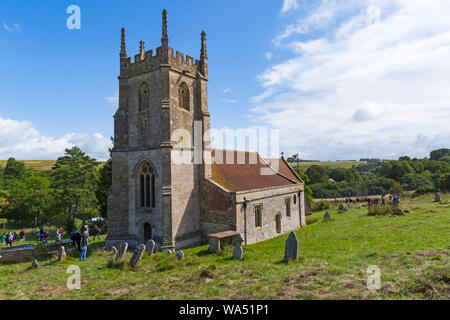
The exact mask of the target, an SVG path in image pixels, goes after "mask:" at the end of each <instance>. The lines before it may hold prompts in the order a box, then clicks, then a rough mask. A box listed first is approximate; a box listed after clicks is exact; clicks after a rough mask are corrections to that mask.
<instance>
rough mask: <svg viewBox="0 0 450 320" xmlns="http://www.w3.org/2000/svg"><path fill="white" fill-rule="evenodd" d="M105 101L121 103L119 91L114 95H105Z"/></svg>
mask: <svg viewBox="0 0 450 320" xmlns="http://www.w3.org/2000/svg"><path fill="white" fill-rule="evenodd" d="M105 101H106V102H108V103H111V104H117V103H119V93H118V92H117V93H115V94H113V95H112V96H108V97H105Z"/></svg>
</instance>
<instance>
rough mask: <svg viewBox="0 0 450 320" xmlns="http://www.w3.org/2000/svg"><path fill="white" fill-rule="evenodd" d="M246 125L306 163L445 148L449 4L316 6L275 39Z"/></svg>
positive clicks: (329, 0) (449, 108) (441, 0)
mask: <svg viewBox="0 0 450 320" xmlns="http://www.w3.org/2000/svg"><path fill="white" fill-rule="evenodd" d="M274 42H275V44H277V45H278V46H279V47H278V48H279V50H282V49H288V50H289V51H290V53H291V56H290V58H288V59H286V60H284V61H282V62H280V63H278V64H275V65H273V66H272V67H270V68H269V69H267V70H266V71H264V72H263V73H261V74H260V75H259V77H258V79H259V81H260V83H261V86H262V88H263V89H264V91H263V92H262V93H261V94H260V95H258V96H256V97H253V98H252V99H251V102H252V103H254V104H255V107H254V109H253V111H254V112H255V113H256V117H255V119H254V120H255V121H258V122H259V123H261V122H262V123H265V124H267V125H268V126H270V127H272V128H277V129H280V130H281V133H280V137H281V139H282V141H281V144H282V146H283V148H285V150H284V151H285V152H292V153H297V152H301V153H302V154H304V156H305V157H307V158H315V159H316V158H318V159H323V160H326V159H358V158H360V157H372V156H373V157H383V158H385V157H392V158H396V157H398V156H401V155H404V154H408V155H411V156H420V157H423V156H427V155H428V153H429V151H430V150H431V149H432V148H437V147H450V145H449V144H450V127H449V125H448V123H450V2H449V1H447V0H429V1H409V0H378V1H369V0H361V1H356V0H353V1H347V0H345V1H344V0H341V1H340V0H334V1H333V0H323V1H321V2H320V3H319V4H318V5H317V6H316V7H315V8H313V9H311V12H309V13H308V16H307V17H301V18H299V19H296V20H295V21H294V22H293V23H290V24H288V25H287V26H286V27H285V30H284V31H283V32H281V33H280V34H279V35H278V36H277V37H276V38H275V39H274Z"/></svg>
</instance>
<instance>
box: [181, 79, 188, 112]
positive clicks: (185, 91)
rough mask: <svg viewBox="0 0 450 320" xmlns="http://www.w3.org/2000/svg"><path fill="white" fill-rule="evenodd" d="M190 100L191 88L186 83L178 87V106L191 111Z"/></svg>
mask: <svg viewBox="0 0 450 320" xmlns="http://www.w3.org/2000/svg"><path fill="white" fill-rule="evenodd" d="M189 102H190V98H189V88H188V86H187V85H186V83H185V82H183V83H182V84H180V86H179V87H178V106H179V107H180V108H184V109H186V110H187V111H189V110H190V106H189Z"/></svg>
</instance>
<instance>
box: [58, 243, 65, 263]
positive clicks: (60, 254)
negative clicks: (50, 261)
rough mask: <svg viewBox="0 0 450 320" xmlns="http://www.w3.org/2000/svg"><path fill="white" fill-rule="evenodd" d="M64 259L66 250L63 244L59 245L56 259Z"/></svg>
mask: <svg viewBox="0 0 450 320" xmlns="http://www.w3.org/2000/svg"><path fill="white" fill-rule="evenodd" d="M64 259H66V250H65V249H64V247H63V246H60V247H59V249H58V261H63V260H64Z"/></svg>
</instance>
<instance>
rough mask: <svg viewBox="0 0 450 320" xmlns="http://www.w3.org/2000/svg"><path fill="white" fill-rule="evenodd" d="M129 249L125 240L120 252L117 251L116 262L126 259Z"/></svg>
mask: <svg viewBox="0 0 450 320" xmlns="http://www.w3.org/2000/svg"><path fill="white" fill-rule="evenodd" d="M127 250H128V243H127V242H123V243H121V244H120V248H119V252H118V253H117V256H116V262H117V261H123V259H125V255H126V253H127Z"/></svg>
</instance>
